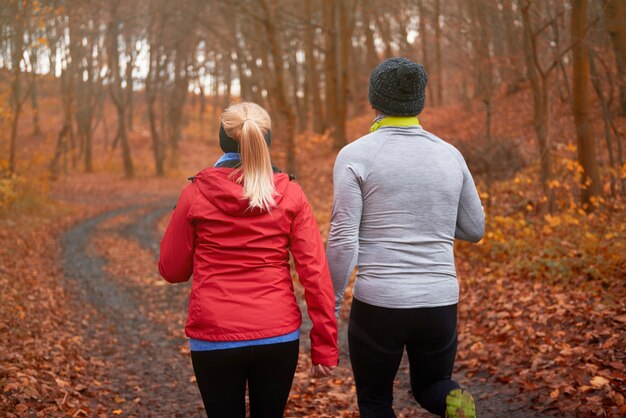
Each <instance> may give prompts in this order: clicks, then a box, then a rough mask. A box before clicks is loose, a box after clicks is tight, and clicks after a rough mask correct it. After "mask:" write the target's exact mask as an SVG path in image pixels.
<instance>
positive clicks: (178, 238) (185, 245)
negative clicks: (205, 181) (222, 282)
mask: <svg viewBox="0 0 626 418" xmlns="http://www.w3.org/2000/svg"><path fill="white" fill-rule="evenodd" d="M195 192H196V186H195V184H193V183H191V184H189V185H188V186H187V187H186V188H185V189H184V190H183V192H182V193H181V195H180V198H179V199H178V203H177V204H176V206H175V207H174V212H172V216H171V217H170V222H169V224H168V225H167V229H166V230H165V234H164V235H163V239H161V251H160V254H159V272H160V273H161V276H163V278H164V279H165V280H167V281H168V282H170V283H181V282H186V281H187V280H189V277H191V274H192V273H193V247H194V227H193V225H192V224H191V223H190V222H189V220H188V219H187V215H188V213H189V207H190V205H191V198H192V196H193V194H194V193H195Z"/></svg>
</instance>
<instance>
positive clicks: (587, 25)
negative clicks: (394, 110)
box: [0, 0, 626, 417]
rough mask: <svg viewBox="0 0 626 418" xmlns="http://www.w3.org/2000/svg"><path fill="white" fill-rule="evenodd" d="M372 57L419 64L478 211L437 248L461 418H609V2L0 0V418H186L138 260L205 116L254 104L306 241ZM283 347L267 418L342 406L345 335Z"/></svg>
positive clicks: (617, 411)
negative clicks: (452, 285) (443, 268)
mask: <svg viewBox="0 0 626 418" xmlns="http://www.w3.org/2000/svg"><path fill="white" fill-rule="evenodd" d="M392 56H406V57H408V58H411V59H413V60H416V61H418V62H420V63H422V64H423V65H424V66H425V68H426V70H427V72H428V73H429V84H428V91H427V99H426V109H425V111H424V113H423V114H422V115H421V116H420V120H421V122H422V124H423V126H424V127H425V129H427V130H429V131H431V132H433V133H435V134H436V135H438V136H440V137H442V138H443V139H445V140H446V141H448V142H450V143H452V144H453V145H455V146H456V147H457V148H459V149H460V150H461V152H462V153H463V154H464V156H465V158H466V160H467V162H468V164H469V166H470V169H471V170H472V172H473V174H474V178H475V181H476V183H477V186H478V188H479V191H480V193H481V198H482V199H483V201H484V203H485V206H486V210H487V232H486V236H485V238H484V239H483V240H482V241H481V242H480V243H479V244H478V245H473V246H472V245H466V244H464V243H458V244H456V248H455V251H456V254H457V269H458V271H459V280H460V283H461V287H462V296H461V301H460V314H459V315H460V318H459V321H460V322H459V327H460V328H459V330H460V341H459V354H458V361H457V365H456V369H455V374H456V375H457V376H458V377H459V378H460V380H461V381H462V382H463V383H464V384H466V385H468V386H469V388H470V389H471V390H472V391H473V392H474V393H475V394H476V396H477V401H478V408H479V412H482V416H513V417H514V416H520V417H528V416H550V415H555V416H623V415H624V414H626V403H625V401H624V396H625V389H624V388H625V384H624V380H625V379H626V375H625V371H624V358H625V355H624V350H623V347H624V346H626V332H625V331H626V308H625V306H624V302H623V301H624V296H626V295H625V293H626V292H625V285H626V280H625V279H626V257H625V256H624V254H626V245H625V243H626V222H625V220H626V216H625V215H626V206H625V201H624V191H625V190H626V189H625V188H626V165H625V163H624V150H623V138H624V136H625V132H626V1H625V0H589V1H585V0H541V1H540V0H450V1H441V0H385V1H382V0H340V1H331V0H299V1H295V0H255V1H253V0H179V1H175V2H173V1H166V0H137V1H121V0H106V1H105V0H40V1H35V0H0V126H1V129H0V285H1V286H2V289H3V291H2V292H1V293H0V318H1V319H2V321H0V412H1V413H2V414H3V415H6V416H98V415H99V416H110V415H122V416H164V415H167V416H200V415H201V413H202V411H201V407H200V397H199V394H198V393H197V390H196V389H195V387H194V385H195V383H193V376H192V371H191V368H190V361H189V358H188V354H189V352H188V345H187V343H186V341H185V339H184V336H183V333H182V324H183V322H184V319H185V316H186V311H185V300H186V297H187V294H188V288H187V287H185V286H179V287H170V286H164V284H165V283H164V282H163V281H162V279H160V278H159V277H158V272H157V271H156V265H155V256H156V251H157V250H158V240H159V238H160V234H161V233H162V231H163V229H164V227H165V225H166V223H167V219H168V215H169V210H170V209H171V207H172V206H173V205H174V204H175V202H176V199H177V195H178V193H179V192H180V190H181V189H182V187H183V186H184V185H185V181H186V178H187V177H188V176H190V175H193V174H195V173H197V172H198V171H200V170H201V169H202V168H204V167H206V166H208V165H211V164H212V163H213V162H214V161H215V159H216V158H218V157H219V155H220V151H219V148H218V146H217V132H218V127H219V125H218V120H219V115H220V113H221V112H222V111H223V109H224V108H225V107H226V106H228V104H230V103H233V102H237V101H241V100H250V101H255V102H257V103H260V104H262V105H263V106H265V107H266V108H267V109H268V110H269V111H270V114H271V116H272V118H273V122H274V128H273V131H274V135H273V137H274V141H273V146H272V155H273V159H274V160H275V163H276V164H277V165H279V166H281V167H283V168H284V169H286V171H289V172H291V173H295V174H296V176H297V178H298V180H297V181H298V182H299V183H300V184H301V185H302V186H303V188H304V189H305V191H306V192H307V196H308V197H309V199H310V201H311V203H312V205H313V207H314V210H315V214H316V217H317V220H318V223H319V226H320V229H321V231H322V234H323V235H324V237H326V235H327V232H328V224H329V213H330V207H331V204H332V166H333V162H334V158H335V156H336V153H337V151H338V150H339V149H341V147H342V146H344V145H345V144H346V143H348V142H351V141H353V140H356V139H358V138H359V137H360V136H362V135H364V134H365V133H367V132H368V128H369V125H370V123H371V121H372V119H373V112H372V110H371V109H370V107H369V105H368V101H367V91H368V79H369V74H370V71H371V70H372V69H373V68H374V67H375V66H376V65H377V64H378V63H379V62H380V61H381V60H383V59H384V58H387V57H392ZM298 292H301V289H300V288H298ZM349 297H350V295H349V294H348V295H346V298H349ZM348 310H349V303H346V304H345V308H344V311H343V312H342V321H341V323H340V326H341V327H342V332H343V334H345V329H344V328H345V326H344V325H345V317H346V316H347V314H348ZM302 344H303V348H302V352H301V356H300V362H301V365H300V368H299V370H298V373H297V375H296V380H295V382H294V388H293V391H292V395H291V397H290V401H289V405H288V412H287V415H288V416H357V410H356V401H355V396H354V389H353V383H352V377H351V374H350V370H349V368H348V367H347V365H348V364H349V361H348V358H347V353H346V349H345V341H343V342H342V363H341V366H340V367H339V368H338V369H337V370H336V372H335V375H334V377H333V378H331V379H327V380H322V379H318V380H316V379H310V378H309V377H308V375H307V373H306V368H307V362H310V360H309V357H308V352H307V349H306V342H305V341H304V340H303V342H302ZM620 347H622V348H621V349H620ZM408 391H409V385H408V383H407V373H406V363H403V366H402V367H401V371H400V373H399V377H398V386H397V388H396V400H395V406H396V411H397V412H398V414H399V415H400V416H406V417H415V416H422V415H424V416H427V414H425V412H423V411H421V410H420V408H419V407H418V406H417V405H416V404H415V403H414V401H412V400H411V396H410V393H409V392H408Z"/></svg>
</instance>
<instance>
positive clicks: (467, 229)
mask: <svg viewBox="0 0 626 418" xmlns="http://www.w3.org/2000/svg"><path fill="white" fill-rule="evenodd" d="M462 168H463V188H462V189H461V196H460V199H459V208H458V212H457V217H456V231H455V232H454V237H455V238H457V239H460V240H463V241H469V242H478V241H480V240H481V239H482V238H483V234H484V233H485V211H484V210H483V206H482V203H481V201H480V197H479V196H478V191H477V190H476V185H475V184H474V179H473V178H472V174H471V173H470V171H469V169H468V168H467V165H465V161H463V165H462Z"/></svg>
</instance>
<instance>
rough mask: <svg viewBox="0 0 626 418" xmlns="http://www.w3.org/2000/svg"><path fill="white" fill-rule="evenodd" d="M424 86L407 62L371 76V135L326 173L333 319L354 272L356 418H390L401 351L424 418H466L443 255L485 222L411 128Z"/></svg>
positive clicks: (452, 155) (469, 188)
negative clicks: (330, 200)
mask: <svg viewBox="0 0 626 418" xmlns="http://www.w3.org/2000/svg"><path fill="white" fill-rule="evenodd" d="M426 81H427V76H426V73H425V72H424V69H423V68H422V66H421V65H417V64H415V63H413V62H412V61H409V60H406V59H403V58H393V59H390V60H387V61H385V62H383V63H382V64H381V65H379V66H378V67H377V68H376V69H375V70H374V71H373V72H372V77H371V79H370V103H371V104H372V107H373V108H374V109H375V110H376V111H377V118H376V121H375V123H374V126H373V127H372V132H371V133H370V134H369V135H366V136H364V137H362V138H360V139H358V140H357V141H355V142H353V143H351V144H349V145H347V146H346V147H345V148H343V149H342V150H341V152H340V153H339V155H338V156H337V160H336V162H335V168H334V173H333V177H334V204H333V211H332V217H331V228H330V235H329V239H328V246H327V256H328V263H329V267H330V272H331V276H332V279H333V284H334V287H335V298H336V309H337V311H338V310H339V308H340V306H341V302H342V300H343V294H344V292H345V288H346V286H347V284H348V282H349V279H350V276H351V274H352V271H353V269H354V267H355V265H357V266H358V274H357V280H356V283H355V285H354V292H353V294H354V301H353V305H352V311H351V320H350V325H349V333H348V334H349V343H350V355H351V362H352V366H353V370H354V374H355V382H356V386H357V396H358V401H359V409H360V412H361V416H363V417H368V416H372V417H377V418H378V417H381V416H394V415H393V410H392V409H391V401H392V385H393V378H394V377H395V374H396V372H397V367H398V364H399V360H400V358H401V356H402V352H403V349H404V347H405V346H406V348H407V351H408V353H409V359H410V361H411V381H412V386H413V393H414V396H415V397H416V399H417V401H418V402H419V403H420V404H421V405H422V406H423V407H425V408H426V409H428V410H429V411H431V412H433V413H436V414H439V415H441V416H444V414H445V416H451V417H452V416H462V415H458V414H457V415H455V413H456V412H455V411H457V410H458V411H459V412H460V413H462V414H464V415H465V416H472V411H474V409H473V408H474V407H473V400H471V395H469V393H468V392H467V391H464V390H461V389H459V386H458V384H456V382H454V381H453V380H451V372H452V368H453V364H454V356H455V354H456V304H457V302H458V299H459V286H458V281H457V278H456V271H455V266H454V254H453V244H454V239H455V238H457V239H462V240H467V241H471V242H477V241H479V240H480V239H481V238H482V236H483V232H484V225H485V218H484V212H483V208H482V205H481V202H480V199H479V196H478V193H477V191H476V187H475V185H474V181H473V179H472V175H471V174H470V172H469V170H468V168H467V165H466V164H465V160H464V159H463V156H462V155H461V154H460V153H459V151H458V150H457V149H456V148H454V147H453V146H452V145H450V144H448V143H446V142H445V141H443V140H441V139H439V138H438V137H436V136H435V135H433V134H431V133H430V132H427V131H426V130H424V129H423V128H422V127H421V126H420V124H419V121H418V119H417V117H415V115H417V114H419V113H420V112H421V110H422V108H423V103H424V89H425V86H426ZM438 321H440V322H441V323H440V324H437V322H438ZM405 323H406V324H423V325H424V327H421V328H420V327H417V328H416V327H414V326H410V327H409V328H410V329H407V328H406V326H405V325H403V324H405ZM433 326H434V328H433ZM429 327H430V328H429ZM437 339H438V340H439V343H437V344H434V345H433V341H435V340H437ZM424 343H425V344H426V346H424ZM425 351H426V352H430V353H435V354H437V355H435V356H434V357H433V356H432V355H424V354H423V353H424V352H425ZM425 363H426V364H427V365H426V366H425V365H424V364H425ZM425 367H426V368H425ZM429 367H430V368H429ZM433 367H434V369H435V370H430V369H432V368H433ZM429 370H430V371H429ZM442 382H443V383H442ZM470 401H471V402H470ZM448 410H450V411H448Z"/></svg>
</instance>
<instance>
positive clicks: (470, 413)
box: [446, 389, 476, 418]
mask: <svg viewBox="0 0 626 418" xmlns="http://www.w3.org/2000/svg"><path fill="white" fill-rule="evenodd" d="M446 418H476V405H475V404H474V398H473V397H472V394H471V393H469V392H468V391H467V390H465V389H453V390H451V391H450V392H449V393H448V396H446Z"/></svg>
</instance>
